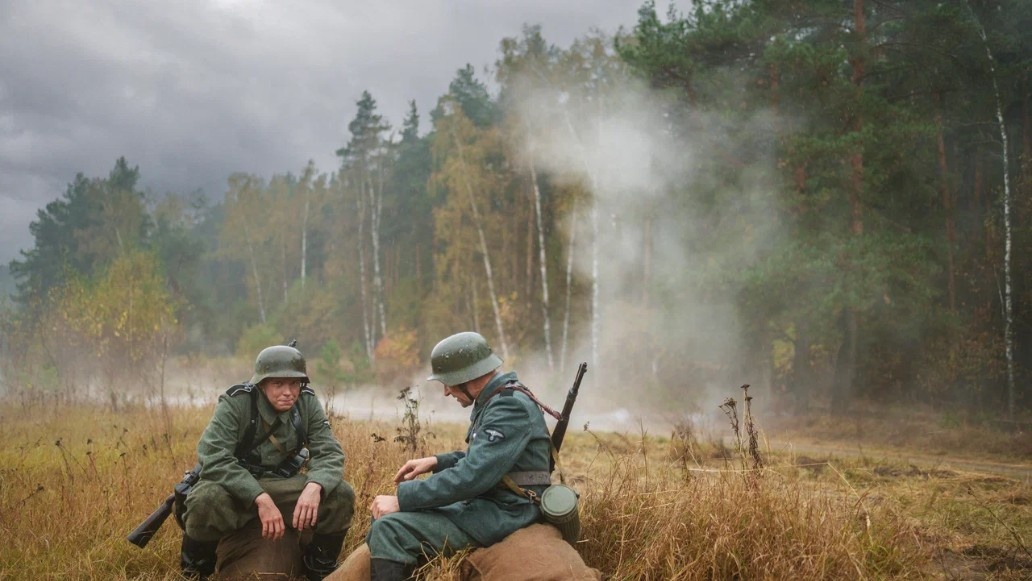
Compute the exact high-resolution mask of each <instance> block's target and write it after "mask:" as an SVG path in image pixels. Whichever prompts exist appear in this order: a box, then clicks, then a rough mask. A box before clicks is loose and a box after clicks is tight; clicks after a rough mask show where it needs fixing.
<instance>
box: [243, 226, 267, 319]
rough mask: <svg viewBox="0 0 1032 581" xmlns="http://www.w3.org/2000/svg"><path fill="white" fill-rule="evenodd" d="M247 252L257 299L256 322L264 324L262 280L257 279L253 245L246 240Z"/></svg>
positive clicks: (249, 240) (256, 263)
mask: <svg viewBox="0 0 1032 581" xmlns="http://www.w3.org/2000/svg"><path fill="white" fill-rule="evenodd" d="M247 251H248V253H249V254H250V255H251V274H252V275H254V288H255V294H256V295H257V297H258V320H259V321H261V323H262V324H263V325H264V324H265V302H264V301H263V300H262V279H261V278H259V277H258V261H257V260H255V257H254V243H252V242H251V238H250V236H248V238H247Z"/></svg>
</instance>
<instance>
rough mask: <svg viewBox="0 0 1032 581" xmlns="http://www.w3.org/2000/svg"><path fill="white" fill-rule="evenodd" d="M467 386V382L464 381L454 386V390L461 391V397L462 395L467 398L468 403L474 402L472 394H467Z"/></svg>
mask: <svg viewBox="0 0 1032 581" xmlns="http://www.w3.org/2000/svg"><path fill="white" fill-rule="evenodd" d="M467 385H469V382H468V381H464V382H462V383H460V384H458V385H456V386H455V389H457V390H459V391H461V392H462V395H464V396H466V397H468V398H469V401H471V402H473V401H476V399H477V398H475V397H473V394H471V393H470V392H469V388H468V387H467Z"/></svg>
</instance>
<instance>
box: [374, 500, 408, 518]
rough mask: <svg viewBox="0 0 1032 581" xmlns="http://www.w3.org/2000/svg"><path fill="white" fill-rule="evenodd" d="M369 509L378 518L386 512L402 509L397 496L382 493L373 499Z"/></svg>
mask: <svg viewBox="0 0 1032 581" xmlns="http://www.w3.org/2000/svg"><path fill="white" fill-rule="evenodd" d="M369 510H370V511H372V513H373V518H374V519H377V518H380V517H381V516H383V515H385V514H390V513H392V512H398V511H399V510H401V505H400V504H398V497H397V496H391V495H389V494H381V495H379V496H377V497H376V498H374V499H373V502H372V504H370V505H369Z"/></svg>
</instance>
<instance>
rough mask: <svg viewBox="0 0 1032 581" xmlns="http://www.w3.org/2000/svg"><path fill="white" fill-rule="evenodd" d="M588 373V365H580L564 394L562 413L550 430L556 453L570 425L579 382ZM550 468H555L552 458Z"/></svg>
mask: <svg viewBox="0 0 1032 581" xmlns="http://www.w3.org/2000/svg"><path fill="white" fill-rule="evenodd" d="M587 371H588V364H587V363H586V362H585V363H581V364H580V366H579V367H578V368H577V377H576V378H574V380H573V387H571V388H570V391H568V392H567V393H566V403H565V404H563V412H562V414H560V415H561V416H562V417H561V418H560V419H559V421H558V422H556V424H555V429H554V430H552V447H553V448H554V449H555V451H556V453H558V452H559V449H560V448H562V447H563V439H564V438H566V427H567V426H569V424H570V414H571V413H572V412H573V404H574V403H576V402H577V393H578V392H579V391H580V384H581V380H582V379H584V374H585V373H587ZM550 466H551V467H552V468H553V469H554V468H555V458H554V457H553V459H552V462H551V463H550Z"/></svg>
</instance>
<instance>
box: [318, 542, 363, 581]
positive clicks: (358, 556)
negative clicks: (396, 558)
mask: <svg viewBox="0 0 1032 581" xmlns="http://www.w3.org/2000/svg"><path fill="white" fill-rule="evenodd" d="M371 558H372V556H371V555H370V554H369V546H368V545H366V544H365V543H362V544H361V545H359V546H358V547H357V548H355V550H354V551H351V554H350V555H348V558H347V559H344V562H343V563H341V564H340V566H339V567H337V569H336V570H335V571H334V572H333V573H330V574H329V575H328V576H327V577H326V578H325V579H323V581H369V575H370V572H369V569H370V563H369V561H370V559H371Z"/></svg>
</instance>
